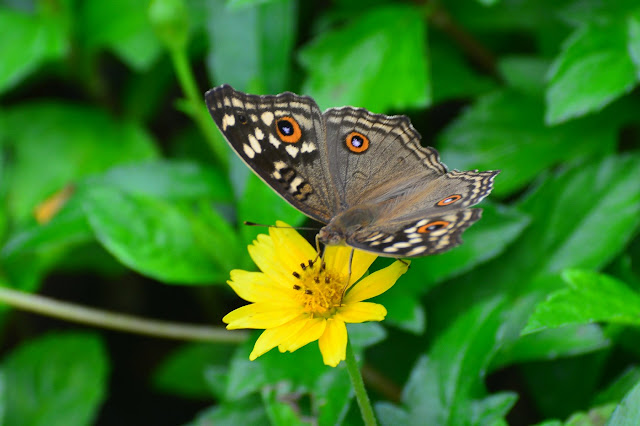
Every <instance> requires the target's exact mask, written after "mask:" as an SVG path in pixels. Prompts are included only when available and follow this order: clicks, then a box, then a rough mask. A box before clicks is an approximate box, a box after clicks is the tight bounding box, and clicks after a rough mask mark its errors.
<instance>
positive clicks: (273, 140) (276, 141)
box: [269, 133, 280, 148]
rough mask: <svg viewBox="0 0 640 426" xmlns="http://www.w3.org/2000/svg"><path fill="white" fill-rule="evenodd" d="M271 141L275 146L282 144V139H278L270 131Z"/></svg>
mask: <svg viewBox="0 0 640 426" xmlns="http://www.w3.org/2000/svg"><path fill="white" fill-rule="evenodd" d="M269 143H270V144H271V145H273V146H275V147H276V148H277V147H279V146H280V141H279V140H278V139H276V137H275V136H273V135H272V134H271V133H269Z"/></svg>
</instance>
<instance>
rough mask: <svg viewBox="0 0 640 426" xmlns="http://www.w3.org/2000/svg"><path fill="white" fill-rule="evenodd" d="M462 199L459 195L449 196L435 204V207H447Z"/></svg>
mask: <svg viewBox="0 0 640 426" xmlns="http://www.w3.org/2000/svg"><path fill="white" fill-rule="evenodd" d="M461 198H462V195H460V194H454V195H449V196H448V197H445V198H443V199H442V200H440V201H438V202H437V203H436V206H448V205H449V204H453V203H455V202H456V201H458V200H459V199H461Z"/></svg>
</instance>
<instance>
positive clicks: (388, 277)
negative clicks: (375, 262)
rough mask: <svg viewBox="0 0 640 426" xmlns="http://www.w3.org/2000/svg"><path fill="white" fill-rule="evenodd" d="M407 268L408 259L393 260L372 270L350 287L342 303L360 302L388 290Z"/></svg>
mask: <svg viewBox="0 0 640 426" xmlns="http://www.w3.org/2000/svg"><path fill="white" fill-rule="evenodd" d="M407 269H409V261H407V260H405V261H400V260H398V261H395V262H393V263H392V264H391V265H389V266H387V267H386V268H384V269H381V270H379V271H376V272H374V273H373V274H371V275H369V276H367V277H365V278H363V279H362V281H360V282H359V283H357V284H356V285H354V286H353V287H351V289H350V290H349V292H348V293H347V294H346V295H345V297H344V299H343V303H345V304H349V303H354V302H360V301H362V300H366V299H370V298H372V297H375V296H378V295H379V294H382V293H384V292H385V291H387V290H389V289H390V288H391V287H392V286H393V285H394V284H395V283H396V281H397V280H398V278H400V276H401V275H402V274H404V273H405V272H407Z"/></svg>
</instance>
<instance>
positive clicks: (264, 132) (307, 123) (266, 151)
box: [205, 85, 337, 223]
mask: <svg viewBox="0 0 640 426" xmlns="http://www.w3.org/2000/svg"><path fill="white" fill-rule="evenodd" d="M205 98H206V101H207V107H208V109H209V112H210V113H211V116H212V117H213V119H214V121H215V122H216V124H217V125H218V128H219V129H220V131H221V132H222V134H223V135H224V136H225V138H226V139H227V141H228V142H229V145H231V147H232V148H233V149H234V150H235V151H236V153H237V154H238V155H239V156H240V157H241V158H242V160H244V162H245V163H246V164H247V165H248V166H249V167H250V168H251V169H253V171H254V172H255V173H256V174H257V175H258V176H260V178H261V179H262V180H264V181H265V182H266V183H267V184H268V185H269V186H271V187H272V188H273V189H274V190H275V191H276V192H277V193H278V194H279V195H280V196H282V197H283V198H284V199H285V200H287V201H288V202H289V203H290V204H292V205H293V206H294V207H296V208H297V209H298V210H300V211H302V212H303V213H305V214H306V215H308V216H310V217H312V218H314V219H316V220H319V221H321V222H325V223H326V222H328V221H329V220H330V219H331V217H332V216H333V215H334V214H335V209H336V204H337V199H336V191H335V189H333V186H332V183H331V174H330V171H329V165H328V161H327V150H326V143H325V134H324V124H323V119H322V113H321V112H320V110H319V108H318V106H317V104H316V103H315V102H314V101H313V99H311V98H309V97H305V96H297V95H294V94H293V93H289V92H287V93H282V94H280V95H277V96H258V95H248V94H246V93H242V92H238V91H236V90H234V89H233V88H231V86H229V85H223V86H219V87H216V88H214V89H212V90H210V91H208V92H207V93H206V95H205Z"/></svg>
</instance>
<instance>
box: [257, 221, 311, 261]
mask: <svg viewBox="0 0 640 426" xmlns="http://www.w3.org/2000/svg"><path fill="white" fill-rule="evenodd" d="M276 225H278V226H282V228H269V235H270V236H271V239H272V240H273V244H274V247H275V250H276V254H277V256H278V257H280V261H281V263H282V264H283V265H285V266H286V268H287V270H290V271H292V272H293V271H297V270H299V269H300V264H301V263H308V262H309V260H316V258H317V257H318V253H317V252H316V251H315V249H314V248H313V247H312V246H311V244H309V242H308V241H307V240H305V239H304V238H303V237H302V235H300V234H299V233H298V231H296V230H295V229H292V228H290V227H289V225H287V224H286V223H284V222H282V221H276Z"/></svg>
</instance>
